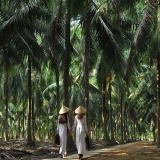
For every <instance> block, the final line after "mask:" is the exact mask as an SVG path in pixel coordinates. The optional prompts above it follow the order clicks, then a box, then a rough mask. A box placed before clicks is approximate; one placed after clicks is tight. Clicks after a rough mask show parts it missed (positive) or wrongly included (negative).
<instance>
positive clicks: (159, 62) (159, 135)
mask: <svg viewBox="0 0 160 160" xmlns="http://www.w3.org/2000/svg"><path fill="white" fill-rule="evenodd" d="M156 117H157V119H156V122H157V126H156V127H157V133H156V142H157V146H160V49H159V50H158V52H157V113H156Z"/></svg>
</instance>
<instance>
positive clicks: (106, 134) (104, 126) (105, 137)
mask: <svg viewBox="0 0 160 160" xmlns="http://www.w3.org/2000/svg"><path fill="white" fill-rule="evenodd" d="M102 123H103V124H102V125H103V134H104V141H105V143H106V144H109V143H110V139H109V136H108V132H107V113H106V79H104V80H103V84H102Z"/></svg>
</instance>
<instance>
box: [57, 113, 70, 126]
mask: <svg viewBox="0 0 160 160" xmlns="http://www.w3.org/2000/svg"><path fill="white" fill-rule="evenodd" d="M58 119H59V123H62V124H63V123H67V122H68V118H67V113H64V114H59V118H58Z"/></svg>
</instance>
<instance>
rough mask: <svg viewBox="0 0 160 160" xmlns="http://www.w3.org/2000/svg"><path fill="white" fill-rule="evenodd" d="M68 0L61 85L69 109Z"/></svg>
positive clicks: (67, 1)
mask: <svg viewBox="0 0 160 160" xmlns="http://www.w3.org/2000/svg"><path fill="white" fill-rule="evenodd" d="M69 3H70V0H66V12H65V13H66V27H65V35H66V36H65V56H64V76H63V85H64V102H63V103H64V105H65V106H66V107H69V95H68V89H69V68H70V63H71V57H70V19H71V17H70V5H69Z"/></svg>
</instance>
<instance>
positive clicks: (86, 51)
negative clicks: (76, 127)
mask: <svg viewBox="0 0 160 160" xmlns="http://www.w3.org/2000/svg"><path fill="white" fill-rule="evenodd" d="M83 35H84V51H83V58H82V61H83V68H84V88H85V107H86V109H87V113H86V117H87V124H89V71H88V64H89V62H88V54H89V28H88V24H87V18H86V19H85V22H84V27H83ZM89 126H90V125H88V129H89ZM89 130H90V129H89Z"/></svg>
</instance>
